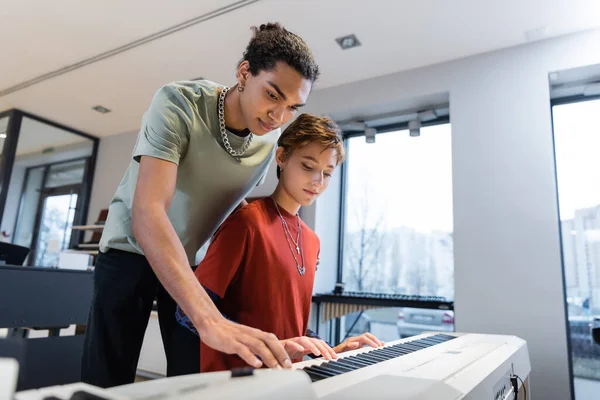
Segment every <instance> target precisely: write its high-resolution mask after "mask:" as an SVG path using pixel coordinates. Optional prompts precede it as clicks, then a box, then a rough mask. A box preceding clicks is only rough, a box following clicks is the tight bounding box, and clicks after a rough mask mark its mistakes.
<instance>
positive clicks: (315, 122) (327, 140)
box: [277, 114, 346, 179]
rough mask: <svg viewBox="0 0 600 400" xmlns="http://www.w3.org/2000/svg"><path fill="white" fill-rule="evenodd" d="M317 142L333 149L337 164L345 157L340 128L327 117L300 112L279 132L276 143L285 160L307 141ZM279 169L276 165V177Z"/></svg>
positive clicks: (307, 142) (279, 171)
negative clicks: (281, 148) (281, 150)
mask: <svg viewBox="0 0 600 400" xmlns="http://www.w3.org/2000/svg"><path fill="white" fill-rule="evenodd" d="M312 142H317V143H319V144H321V145H323V146H326V148H327V149H335V152H336V157H337V165H339V164H341V163H342V162H343V161H344V159H345V158H346V152H345V150H344V142H343V139H342V133H341V131H340V128H339V127H338V126H337V124H336V123H335V122H333V120H331V119H330V118H327V117H318V116H316V115H312V114H301V115H299V116H298V117H297V118H296V119H295V120H294V122H292V123H291V124H290V125H289V126H288V127H287V128H286V129H285V130H284V131H283V133H282V134H281V136H280V137H279V140H278V141H277V145H278V146H279V147H283V158H284V159H285V160H287V159H288V158H289V157H290V156H291V155H292V153H293V152H294V151H295V150H297V149H299V148H301V147H303V146H306V145H307V144H309V143H312ZM280 174H281V170H280V168H279V166H277V178H278V179H279V175H280Z"/></svg>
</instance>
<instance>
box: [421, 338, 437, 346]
mask: <svg viewBox="0 0 600 400" xmlns="http://www.w3.org/2000/svg"><path fill="white" fill-rule="evenodd" d="M420 341H421V342H423V343H426V344H428V345H430V346H435V345H436V344H440V342H439V341H437V340H429V338H425V339H420Z"/></svg>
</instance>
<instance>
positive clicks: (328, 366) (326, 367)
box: [319, 363, 348, 375]
mask: <svg viewBox="0 0 600 400" xmlns="http://www.w3.org/2000/svg"><path fill="white" fill-rule="evenodd" d="M319 368H323V369H324V370H328V371H332V372H335V374H336V375H340V374H343V373H344V372H348V371H345V370H343V369H341V368H339V367H338V366H337V365H334V364H332V363H323V364H320V365H319Z"/></svg>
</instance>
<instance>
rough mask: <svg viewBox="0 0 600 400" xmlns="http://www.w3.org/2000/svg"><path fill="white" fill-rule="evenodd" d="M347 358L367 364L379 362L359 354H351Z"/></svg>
mask: <svg viewBox="0 0 600 400" xmlns="http://www.w3.org/2000/svg"><path fill="white" fill-rule="evenodd" d="M346 358H348V359H351V360H352V361H356V362H359V363H362V364H364V365H365V366H369V365H373V364H377V363H378V362H379V361H377V360H367V359H366V358H364V357H361V358H359V357H358V356H350V357H346Z"/></svg>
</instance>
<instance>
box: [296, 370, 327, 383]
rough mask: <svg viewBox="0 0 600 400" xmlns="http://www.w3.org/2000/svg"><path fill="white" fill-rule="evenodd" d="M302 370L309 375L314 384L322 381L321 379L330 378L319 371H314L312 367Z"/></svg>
mask: <svg viewBox="0 0 600 400" xmlns="http://www.w3.org/2000/svg"><path fill="white" fill-rule="evenodd" d="M302 370H303V371H304V372H306V373H307V374H308V376H309V377H310V380H311V381H313V382H316V381H320V380H321V379H326V378H329V376H327V375H325V374H322V373H320V372H319V371H315V370H312V369H310V367H305V368H303V369H302Z"/></svg>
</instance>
